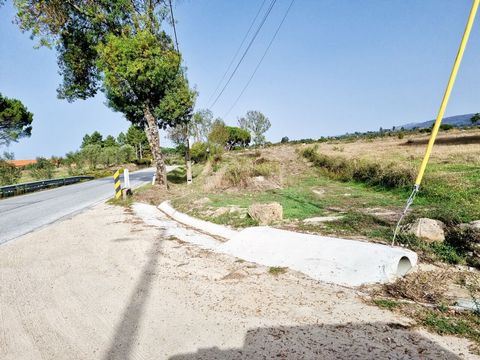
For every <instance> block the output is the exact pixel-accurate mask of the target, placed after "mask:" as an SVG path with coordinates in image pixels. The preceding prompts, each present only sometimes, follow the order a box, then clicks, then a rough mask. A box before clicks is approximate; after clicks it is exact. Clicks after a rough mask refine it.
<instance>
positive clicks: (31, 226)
mask: <svg viewBox="0 0 480 360" xmlns="http://www.w3.org/2000/svg"><path fill="white" fill-rule="evenodd" d="M172 169H173V167H167V171H170V170H172ZM153 172H154V171H153V169H144V170H140V171H137V172H134V173H131V174H130V186H131V187H132V188H135V187H137V186H139V185H142V184H145V183H148V182H150V181H152V176H153ZM122 181H123V180H122ZM112 196H113V178H103V179H97V180H92V181H87V182H83V183H79V184H74V185H68V186H63V187H59V188H55V189H50V190H45V191H39V192H35V193H31V194H26V195H21V196H14V197H11V198H7V199H4V200H0V244H3V243H5V242H7V241H9V240H12V239H15V238H16V237H19V236H21V235H24V234H27V233H29V232H32V231H34V230H36V229H38V228H40V227H42V226H45V225H48V224H51V223H53V222H55V221H57V220H59V219H62V218H64V217H66V216H71V215H73V214H75V213H77V212H79V211H81V210H83V209H85V208H88V207H91V206H93V205H95V204H97V203H99V202H101V201H104V200H106V199H108V198H110V197H112Z"/></svg>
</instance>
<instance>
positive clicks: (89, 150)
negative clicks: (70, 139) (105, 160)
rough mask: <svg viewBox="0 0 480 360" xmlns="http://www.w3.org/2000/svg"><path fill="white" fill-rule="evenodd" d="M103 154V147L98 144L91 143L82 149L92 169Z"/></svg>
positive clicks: (83, 155)
mask: <svg viewBox="0 0 480 360" xmlns="http://www.w3.org/2000/svg"><path fill="white" fill-rule="evenodd" d="M101 156H102V147H101V146H100V145H98V144H90V145H87V146H85V147H84V148H83V149H82V157H83V158H84V159H85V160H86V161H87V162H88V164H89V165H90V169H92V170H95V169H96V168H97V165H98V163H99V161H100V159H101Z"/></svg>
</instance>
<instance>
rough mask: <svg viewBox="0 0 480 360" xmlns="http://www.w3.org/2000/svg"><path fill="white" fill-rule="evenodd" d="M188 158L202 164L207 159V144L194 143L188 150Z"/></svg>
mask: <svg viewBox="0 0 480 360" xmlns="http://www.w3.org/2000/svg"><path fill="white" fill-rule="evenodd" d="M190 157H191V159H192V160H193V161H195V162H196V163H203V162H205V161H207V159H208V144H207V143H201V142H196V143H194V144H193V145H192V148H191V149H190Z"/></svg>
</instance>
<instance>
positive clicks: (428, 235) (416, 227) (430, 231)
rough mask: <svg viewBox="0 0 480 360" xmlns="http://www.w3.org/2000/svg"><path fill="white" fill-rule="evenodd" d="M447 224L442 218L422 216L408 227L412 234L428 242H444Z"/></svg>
mask: <svg viewBox="0 0 480 360" xmlns="http://www.w3.org/2000/svg"><path fill="white" fill-rule="evenodd" d="M444 229H445V224H444V223H443V222H441V221H440V220H434V219H428V218H420V219H417V220H416V221H415V222H414V223H413V224H411V225H410V226H409V227H408V231H407V232H409V233H410V234H413V235H415V236H416V237H418V238H419V239H422V240H425V241H426V242H428V243H432V242H443V241H444V240H445V231H444Z"/></svg>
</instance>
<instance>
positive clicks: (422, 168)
mask: <svg viewBox="0 0 480 360" xmlns="http://www.w3.org/2000/svg"><path fill="white" fill-rule="evenodd" d="M479 4H480V0H473V4H472V9H471V10H470V15H469V17H468V21H467V25H466V26H465V31H464V33H463V37H462V42H461V43H460V47H459V48H458V52H457V57H456V58H455V63H454V64H453V69H452V72H451V74H450V78H449V79H448V84H447V88H446V89H445V94H444V95H443V99H442V103H441V105H440V109H439V110H438V115H437V119H436V120H435V124H434V125H433V129H432V134H431V135H430V140H429V141H428V145H427V150H426V151H425V156H424V157H423V160H422V164H421V165H420V169H419V171H418V175H417V179H416V180H415V186H414V189H413V191H412V194H411V195H410V197H409V198H408V200H407V205H406V207H405V210H404V211H403V214H402V216H401V217H400V220H399V221H398V223H397V227H396V228H395V232H394V234H393V242H392V245H393V244H394V243H395V238H396V237H397V235H398V231H399V229H400V223H401V222H402V220H403V217H404V216H405V214H406V213H407V211H408V208H409V207H410V205H411V204H412V203H413V200H414V198H415V195H416V194H417V192H418V190H419V189H420V184H421V183H422V179H423V175H424V174H425V168H426V167H427V164H428V160H429V159H430V155H431V153H432V149H433V144H435V139H436V138H437V134H438V130H439V129H440V124H441V123H442V119H443V115H444V113H445V109H446V108H447V104H448V100H449V98H450V94H451V93H452V89H453V84H454V83H455V79H456V77H457V73H458V69H459V67H460V63H461V62H462V58H463V53H464V52H465V47H466V46H467V42H468V38H469V37H470V31H471V30H472V26H473V22H474V20H475V15H476V14H477V10H478V5H479Z"/></svg>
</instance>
